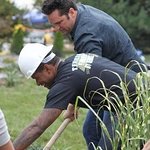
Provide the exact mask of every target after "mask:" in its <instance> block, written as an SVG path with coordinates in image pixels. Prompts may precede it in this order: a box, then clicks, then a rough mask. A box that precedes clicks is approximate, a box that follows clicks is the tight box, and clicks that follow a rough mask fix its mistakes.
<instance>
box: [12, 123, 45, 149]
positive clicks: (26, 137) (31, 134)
mask: <svg viewBox="0 0 150 150" xmlns="http://www.w3.org/2000/svg"><path fill="white" fill-rule="evenodd" d="M43 132H44V130H42V129H41V128H40V127H38V126H37V125H36V124H35V122H33V123H32V124H31V125H29V126H28V127H27V128H26V129H24V130H23V131H22V133H21V134H20V136H19V137H18V138H17V139H16V140H15V141H14V143H13V144H14V147H15V150H24V149H26V148H27V147H28V146H30V145H31V144H32V143H33V142H34V141H35V140H36V139H37V138H38V137H39V136H40V135H41V134H42V133H43Z"/></svg>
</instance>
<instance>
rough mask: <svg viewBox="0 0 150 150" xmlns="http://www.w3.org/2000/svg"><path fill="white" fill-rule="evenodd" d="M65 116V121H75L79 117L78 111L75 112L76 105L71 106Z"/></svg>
mask: <svg viewBox="0 0 150 150" xmlns="http://www.w3.org/2000/svg"><path fill="white" fill-rule="evenodd" d="M63 116H64V119H66V118H70V119H71V121H73V120H74V119H75V118H77V117H78V109H76V110H75V108H74V105H72V104H69V105H68V107H67V110H66V111H65V112H64V114H63Z"/></svg>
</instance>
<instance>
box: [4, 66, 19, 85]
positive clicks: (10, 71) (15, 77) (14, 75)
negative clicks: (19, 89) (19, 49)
mask: <svg viewBox="0 0 150 150" xmlns="http://www.w3.org/2000/svg"><path fill="white" fill-rule="evenodd" d="M4 72H5V73H6V75H7V77H6V79H5V80H6V86H7V87H14V86H15V85H16V84H17V83H19V78H20V77H19V70H18V67H17V65H16V64H15V63H12V64H11V65H9V66H8V67H6V68H5V69H4Z"/></svg>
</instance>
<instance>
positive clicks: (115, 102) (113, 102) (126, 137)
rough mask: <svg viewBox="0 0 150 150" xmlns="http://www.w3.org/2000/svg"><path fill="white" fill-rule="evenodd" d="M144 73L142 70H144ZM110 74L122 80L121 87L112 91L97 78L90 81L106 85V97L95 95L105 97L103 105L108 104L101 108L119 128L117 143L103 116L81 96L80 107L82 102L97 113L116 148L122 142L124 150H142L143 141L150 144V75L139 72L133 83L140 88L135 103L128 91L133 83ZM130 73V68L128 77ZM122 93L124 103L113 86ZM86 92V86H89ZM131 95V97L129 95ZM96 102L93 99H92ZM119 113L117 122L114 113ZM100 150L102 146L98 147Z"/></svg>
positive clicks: (116, 127) (116, 129)
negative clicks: (104, 109)
mask: <svg viewBox="0 0 150 150" xmlns="http://www.w3.org/2000/svg"><path fill="white" fill-rule="evenodd" d="M141 71H142V70H141ZM110 73H112V74H114V75H116V77H117V78H118V79H119V80H120V85H119V86H117V85H112V86H111V88H109V89H108V88H106V87H105V84H104V82H103V81H102V80H100V79H99V78H97V77H92V78H90V79H89V80H88V81H87V84H86V85H88V82H90V80H95V79H96V80H97V81H98V82H100V84H101V85H103V90H104V94H102V93H100V92H99V91H98V90H99V89H98V90H96V91H95V92H94V94H93V95H92V97H94V95H97V94H99V95H101V97H103V100H102V101H101V102H100V104H106V103H107V105H103V106H102V105H100V108H99V109H101V108H104V107H106V108H107V109H108V111H110V114H111V121H112V124H113V127H114V129H115V137H114V139H113V140H111V139H110V135H109V133H108V131H107V128H106V126H105V125H104V124H103V122H102V120H101V119H100V118H99V116H98V115H97V114H96V113H95V112H94V111H93V109H92V108H91V107H90V106H89V105H88V104H87V102H86V101H85V100H84V99H83V98H82V97H78V99H77V102H76V105H77V103H78V101H79V100H81V101H82V102H83V103H84V104H85V105H87V107H88V108H89V109H90V110H91V111H93V113H94V115H95V116H96V117H97V119H98V120H99V121H100V125H101V127H102V130H103V132H104V133H105V134H106V135H107V137H108V139H109V140H110V142H111V143H112V145H113V149H115V150H116V149H117V147H118V143H119V142H120V140H121V149H122V150H138V149H139V148H140V146H141V144H142V142H144V141H147V140H148V139H149V130H150V123H149V121H150V119H149V118H150V109H149V108H150V98H149V97H150V92H149V86H150V76H149V73H148V72H141V73H138V74H137V76H136V78H135V79H134V80H133V83H134V85H135V87H136V92H135V93H132V96H133V97H134V96H135V95H136V98H134V99H132V100H131V94H129V91H128V88H127V87H128V85H129V84H130V82H131V81H130V82H129V83H128V82H126V79H125V80H124V81H123V80H122V79H121V78H120V76H119V75H118V74H117V73H115V72H111V71H110ZM127 73H128V69H126V74H127ZM116 86H117V88H119V89H121V90H122V93H123V97H124V101H122V100H121V99H120V97H119V95H117V94H116V93H115V92H114V91H112V90H111V89H113V87H116ZM85 91H86V86H85ZM129 95H130V96H129ZM91 102H92V98H91ZM112 109H113V110H115V111H114V112H115V114H116V117H117V118H118V121H117V122H116V121H115V119H114V115H113V113H112V111H111V110H112ZM98 149H100V147H98Z"/></svg>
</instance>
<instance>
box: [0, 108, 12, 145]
mask: <svg viewBox="0 0 150 150" xmlns="http://www.w3.org/2000/svg"><path fill="white" fill-rule="evenodd" d="M9 140H10V135H9V132H8V128H7V124H6V121H5V117H4V114H3V112H2V110H1V109H0V146H3V145H5V144H6V143H7V142H8V141H9Z"/></svg>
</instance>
